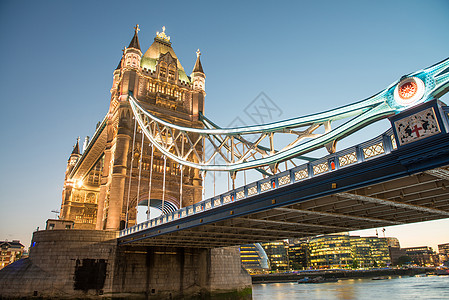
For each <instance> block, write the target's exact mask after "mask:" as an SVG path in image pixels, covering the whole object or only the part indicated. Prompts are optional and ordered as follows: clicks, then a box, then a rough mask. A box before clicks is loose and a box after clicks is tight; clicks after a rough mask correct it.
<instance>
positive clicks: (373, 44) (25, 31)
mask: <svg viewBox="0 0 449 300" xmlns="http://www.w3.org/2000/svg"><path fill="white" fill-rule="evenodd" d="M136 24H139V25H140V28H141V31H140V32H139V40H140V45H141V48H142V52H145V51H146V50H147V49H148V47H149V46H150V45H151V43H152V42H153V39H154V37H155V34H156V31H161V30H162V26H165V27H166V34H167V35H169V36H171V41H172V47H173V49H174V51H175V52H176V54H177V56H178V58H179V59H180V62H181V64H182V65H183V67H184V69H185V70H186V73H187V74H190V73H191V71H192V68H193V66H194V63H195V59H196V54H195V52H196V50H197V49H198V48H199V49H200V50H201V52H202V56H201V60H202V65H203V68H204V71H205V73H206V76H207V78H206V93H207V96H206V109H205V114H206V115H207V116H208V117H209V118H210V119H212V120H214V121H215V122H216V123H218V124H220V125H221V126H227V125H228V124H230V123H231V122H232V121H233V120H235V119H236V118H240V120H241V121H243V122H244V123H247V124H250V123H254V121H253V120H251V119H250V118H249V117H248V116H247V115H245V114H244V110H245V108H246V107H247V106H248V105H250V104H251V102H252V101H253V100H254V99H255V98H256V97H257V96H258V95H259V94H260V93H261V92H264V93H265V95H266V96H267V97H269V98H270V99H271V100H272V101H273V102H274V103H276V105H277V106H278V107H279V111H278V113H276V115H273V116H269V117H268V119H266V121H270V122H273V121H278V120H282V119H287V118H293V117H298V116H303V115H307V114H310V113H316V112H320V111H324V110H329V109H332V108H336V107H339V106H343V105H347V104H350V103H353V102H355V101H358V100H362V99H364V98H367V97H369V96H372V95H373V94H375V93H377V92H379V91H380V90H382V89H384V88H386V87H387V86H388V85H389V84H391V83H392V82H394V81H396V80H397V79H399V78H400V77H401V76H402V75H405V74H408V73H411V72H414V71H417V70H420V69H423V68H426V67H428V66H431V65H433V64H435V63H437V62H439V61H441V60H443V59H445V58H447V57H448V56H449V38H448V29H449V1H447V0H441V1H437V0H429V1H422V0H419V1H414V0H407V1H360V0H359V1H248V2H238V1H221V2H219V3H215V2H213V1H182V2H177V1H170V2H167V1H165V2H164V1H157V2H156V1H154V2H153V1H5V0H3V1H1V2H0V41H1V43H2V47H1V49H0V57H1V68H0V80H1V81H0V82H1V86H2V109H1V112H0V113H1V118H0V133H1V135H0V138H1V141H2V142H1V145H2V146H1V147H0V151H1V152H0V155H1V160H2V164H1V169H0V240H4V239H8V240H13V239H19V240H20V241H21V242H22V243H23V244H24V245H26V246H29V244H30V241H31V236H32V232H33V231H34V230H35V229H36V228H37V227H40V228H41V229H42V228H44V227H45V221H46V220H47V219H49V218H55V214H54V213H52V212H51V211H52V210H59V209H60V205H61V193H62V188H63V182H64V172H65V169H66V165H67V159H68V157H69V155H70V153H71V151H72V146H73V144H74V143H75V141H76V138H77V137H78V136H80V137H81V139H83V138H84V137H85V136H86V135H88V136H92V134H93V133H94V130H95V125H96V123H97V122H98V121H101V120H102V119H103V118H104V116H105V114H106V113H107V110H108V107H109V101H110V89H111V85H112V72H113V71H114V69H115V68H116V66H117V64H118V63H119V61H120V58H121V55H122V49H123V47H124V46H128V44H129V42H130V40H131V38H132V36H133V33H134V29H133V27H134V26H135V25H136ZM441 100H442V101H444V102H446V103H449V97H448V95H446V96H444V97H443V98H442V99H441ZM264 121H265V120H264ZM388 126H389V122H388V121H383V122H380V123H379V124H377V123H376V124H375V125H373V126H371V127H370V128H369V129H367V131H365V133H363V134H356V135H354V137H351V138H350V139H348V141H344V142H342V143H341V144H339V145H338V148H337V150H341V149H343V148H345V147H348V146H351V145H354V144H357V143H360V142H363V141H365V140H367V139H369V138H371V137H374V136H375V135H377V134H380V133H381V132H382V131H384V130H386V129H387V127H388ZM217 185H220V187H218V189H219V190H220V191H224V190H225V189H226V187H227V182H226V179H225V178H224V177H223V180H222V181H220V182H218V183H217ZM207 193H210V189H209V190H207V191H206V194H207ZM378 230H379V233H381V228H378ZM357 234H363V235H374V234H375V229H371V230H367V231H363V232H357ZM380 235H381V236H382V234H380ZM386 235H387V236H394V237H397V238H399V240H400V242H401V246H403V247H411V246H422V245H429V246H432V247H434V248H435V247H436V245H437V244H442V243H448V242H449V219H444V220H439V221H432V222H425V223H417V224H412V225H402V226H395V227H387V230H386Z"/></svg>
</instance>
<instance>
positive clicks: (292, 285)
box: [253, 276, 449, 300]
mask: <svg viewBox="0 0 449 300" xmlns="http://www.w3.org/2000/svg"><path fill="white" fill-rule="evenodd" d="M253 299H254V300H264V299H267V300H278V299H279V300H280V299H282V300H285V299H307V300H318V299H319V300H321V299H323V300H324V299H325V300H327V299H336V300H351V299H394V300H399V299H413V300H416V299H449V276H429V277H390V279H388V280H371V279H370V278H367V279H344V280H339V281H338V282H329V283H320V284H297V283H296V282H289V283H266V284H253Z"/></svg>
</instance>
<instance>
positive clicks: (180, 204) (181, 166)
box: [179, 164, 184, 209]
mask: <svg viewBox="0 0 449 300" xmlns="http://www.w3.org/2000/svg"><path fill="white" fill-rule="evenodd" d="M179 168H180V169H181V179H180V182H179V208H180V209H181V208H182V179H183V171H184V166H183V165H181V164H179Z"/></svg>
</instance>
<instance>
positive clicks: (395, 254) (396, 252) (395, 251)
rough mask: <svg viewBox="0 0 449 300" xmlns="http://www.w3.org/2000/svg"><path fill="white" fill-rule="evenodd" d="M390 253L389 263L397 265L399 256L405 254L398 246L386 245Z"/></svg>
mask: <svg viewBox="0 0 449 300" xmlns="http://www.w3.org/2000/svg"><path fill="white" fill-rule="evenodd" d="M388 251H389V253H390V260H391V264H392V265H394V266H397V265H398V264H399V258H400V257H402V256H407V253H406V252H405V249H401V248H399V247H388Z"/></svg>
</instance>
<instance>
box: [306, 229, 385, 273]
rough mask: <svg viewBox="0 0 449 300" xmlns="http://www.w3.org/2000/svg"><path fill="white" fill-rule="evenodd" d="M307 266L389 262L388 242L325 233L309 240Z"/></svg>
mask: <svg viewBox="0 0 449 300" xmlns="http://www.w3.org/2000/svg"><path fill="white" fill-rule="evenodd" d="M308 248H309V266H310V267H312V268H314V269H320V268H350V267H352V268H359V267H362V268H368V267H380V266H387V265H389V264H390V263H391V261H390V254H389V251H388V244H387V241H386V240H385V239H380V238H377V237H359V236H349V235H325V236H318V237H315V238H312V239H311V240H310V242H309V246H308Z"/></svg>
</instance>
